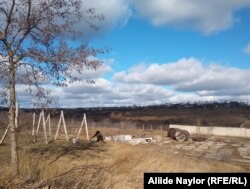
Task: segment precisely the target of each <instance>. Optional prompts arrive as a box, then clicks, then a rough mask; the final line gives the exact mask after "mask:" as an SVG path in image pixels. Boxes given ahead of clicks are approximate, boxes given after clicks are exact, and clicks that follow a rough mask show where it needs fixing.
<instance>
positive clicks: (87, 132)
mask: <svg viewBox="0 0 250 189" xmlns="http://www.w3.org/2000/svg"><path fill="white" fill-rule="evenodd" d="M83 125H85V131H86V137H87V140H88V141H89V130H88V124H87V117H86V114H83V119H82V123H81V126H80V128H79V130H78V133H77V136H76V139H78V138H79V136H80V134H81V130H82V127H83Z"/></svg>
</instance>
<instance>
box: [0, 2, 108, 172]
mask: <svg viewBox="0 0 250 189" xmlns="http://www.w3.org/2000/svg"><path fill="white" fill-rule="evenodd" d="M102 19H103V16H102V15H97V14H96V13H95V11H94V9H84V7H82V1H81V0H0V78H1V85H2V86H1V87H2V89H3V90H2V91H1V92H0V95H1V98H2V99H3V98H4V97H6V98H7V101H8V104H9V113H8V126H9V128H10V132H9V133H10V141H11V145H10V146H11V147H10V148H11V167H12V173H13V175H18V174H19V166H18V146H17V144H18V143H17V131H16V128H15V102H16V85H17V84H22V85H24V86H27V92H29V93H30V94H32V95H33V96H34V97H35V98H40V99H41V98H44V99H47V98H45V97H46V96H47V90H46V88H44V87H42V86H41V83H43V82H45V83H47V82H48V83H49V82H50V83H51V84H53V85H57V86H66V85H67V84H68V83H70V82H74V81H76V80H78V78H77V77H75V75H73V72H78V73H82V72H83V71H84V69H85V68H90V69H96V68H98V66H99V65H100V62H99V61H95V59H93V58H89V57H95V56H96V55H97V54H98V53H102V51H101V50H97V49H94V48H90V47H89V46H88V45H87V44H79V43H74V45H72V40H74V39H76V38H78V37H80V36H81V37H84V34H82V33H81V32H79V31H77V30H76V29H75V28H76V27H75V25H76V24H78V23H80V22H81V23H82V21H85V22H84V23H85V24H86V25H88V26H91V27H93V28H96V25H95V24H94V23H96V22H97V21H96V20H102ZM47 102H50V101H49V100H47Z"/></svg>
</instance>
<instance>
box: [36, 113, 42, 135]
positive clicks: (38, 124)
mask: <svg viewBox="0 0 250 189" xmlns="http://www.w3.org/2000/svg"><path fill="white" fill-rule="evenodd" d="M41 118H42V112H40V115H39V120H38V123H37V128H36V134H37V133H38V131H39V127H40V123H41Z"/></svg>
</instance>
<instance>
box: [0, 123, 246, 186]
mask: <svg viewBox="0 0 250 189" xmlns="http://www.w3.org/2000/svg"><path fill="white" fill-rule="evenodd" d="M101 129H102V130H101V131H102V132H103V133H104V134H105V135H106V136H107V135H110V134H118V133H123V132H125V131H123V130H119V129H108V128H101ZM94 132H95V130H90V135H92V134H93V133H94ZM126 133H130V134H134V135H135V134H136V135H140V134H142V132H140V133H139V132H138V130H127V129H126ZM123 134H125V133H123ZM151 134H152V135H154V134H160V135H162V136H163V137H165V133H163V132H160V131H157V132H154V131H152V132H151ZM49 141H50V142H49V144H48V145H46V144H45V142H44V139H43V137H42V136H40V138H38V141H37V142H36V143H32V142H31V136H30V135H27V134H26V133H22V134H20V136H19V157H20V173H21V174H20V177H18V178H16V179H14V180H12V179H11V174H10V167H9V165H10V155H9V154H10V152H9V141H8V138H7V139H6V141H5V143H4V145H2V146H0V166H1V167H0V170H1V171H0V172H1V174H0V188H49V187H50V188H76V189H77V188H121V189H123V188H124V189H125V188H126V189H127V188H143V173H144V172H244V171H246V170H245V169H244V168H242V167H237V166H234V165H230V164H226V163H223V162H219V161H214V160H201V159H197V158H191V157H187V156H184V155H181V154H178V155H176V154H170V153H168V152H167V151H165V150H164V151H162V150H159V148H158V147H157V146H156V145H153V144H140V145H136V146H133V145H130V144H124V143H118V142H116V143H115V142H106V144H103V143H95V142H93V141H87V140H86V139H85V137H84V133H82V134H81V138H80V140H79V142H78V143H76V144H73V143H72V142H67V141H66V140H65V139H64V136H63V134H62V133H61V135H60V138H59V140H57V141H54V138H52V137H51V138H50V140H49Z"/></svg>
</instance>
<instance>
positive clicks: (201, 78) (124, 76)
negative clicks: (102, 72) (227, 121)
mask: <svg viewBox="0 0 250 189" xmlns="http://www.w3.org/2000/svg"><path fill="white" fill-rule="evenodd" d="M140 68H141V70H138V69H137V68H136V69H130V70H129V71H128V72H127V73H126V72H124V71H123V72H119V73H116V74H114V77H113V79H114V80H116V81H122V82H126V83H141V84H142V83H143V84H154V85H166V86H168V85H170V86H172V87H173V88H174V89H175V90H177V91H183V92H196V93H197V94H199V95H200V96H211V95H217V96H223V95H230V96H235V95H246V94H249V93H250V84H249V83H250V70H242V69H239V68H234V67H222V66H219V65H216V64H212V65H208V66H205V65H204V64H203V63H202V62H201V61H199V60H197V59H195V58H188V59H186V58H183V59H180V60H178V61H177V62H174V63H166V64H156V63H154V64H151V65H149V66H144V67H142V66H140Z"/></svg>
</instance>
